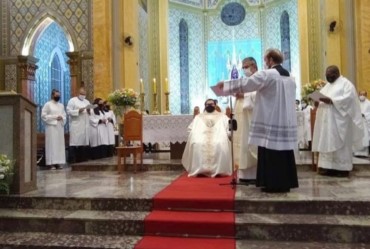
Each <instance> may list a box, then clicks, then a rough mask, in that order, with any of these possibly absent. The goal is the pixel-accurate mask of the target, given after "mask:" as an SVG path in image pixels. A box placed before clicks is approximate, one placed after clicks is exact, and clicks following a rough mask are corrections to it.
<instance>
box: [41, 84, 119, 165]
mask: <svg viewBox="0 0 370 249" xmlns="http://www.w3.org/2000/svg"><path fill="white" fill-rule="evenodd" d="M59 100H60V92H59V91H58V90H55V89H54V90H52V94H51V100H50V101H48V102H47V103H46V104H45V105H44V106H43V108H42V111H41V118H42V120H43V121H44V124H45V162H46V166H47V167H49V168H57V169H58V168H62V165H64V164H65V163H66V153H65V151H66V150H65V136H64V126H65V124H66V122H67V115H68V120H69V150H68V161H69V162H71V163H73V162H82V161H87V160H89V159H99V158H104V157H110V156H113V152H114V146H115V144H116V136H115V135H116V130H117V129H116V117H115V115H114V113H113V111H112V110H110V106H109V104H108V103H107V102H106V101H104V100H103V99H101V98H96V99H95V100H94V102H93V103H92V104H90V102H89V101H88V100H87V99H86V91H85V89H84V88H83V87H81V88H80V89H79V94H78V96H75V97H73V98H71V99H70V100H69V101H68V104H67V107H66V110H65V108H64V105H63V104H61V103H60V102H59Z"/></svg>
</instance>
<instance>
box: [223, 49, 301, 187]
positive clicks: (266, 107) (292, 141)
mask: <svg viewBox="0 0 370 249" xmlns="http://www.w3.org/2000/svg"><path fill="white" fill-rule="evenodd" d="M264 62H265V65H266V67H267V68H268V69H266V70H262V71H258V72H256V73H255V74H253V75H252V76H251V77H248V78H243V79H237V80H230V81H225V82H223V81H221V82H219V83H218V84H217V86H218V88H219V89H220V90H223V91H224V93H225V94H229V95H230V94H233V93H238V92H254V91H257V94H256V102H255V107H254V109H253V118H252V124H251V128H250V133H249V144H253V145H256V146H258V155H257V181H256V186H257V187H262V189H261V190H262V191H264V192H289V191H290V189H291V188H296V187H298V177H297V169H296V164H295V158H294V149H296V148H297V115H296V111H295V105H294V103H295V91H296V84H295V81H294V79H293V78H292V77H289V75H290V74H289V72H288V71H287V70H285V69H284V68H283V67H282V66H281V65H280V64H281V63H282V62H283V55H282V53H281V52H280V51H279V50H278V49H268V50H267V51H266V52H265V55H264Z"/></svg>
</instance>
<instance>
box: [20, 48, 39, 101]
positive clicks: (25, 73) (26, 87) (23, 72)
mask: <svg viewBox="0 0 370 249" xmlns="http://www.w3.org/2000/svg"><path fill="white" fill-rule="evenodd" d="M38 61H39V60H38V59H36V58H35V57H32V56H30V55H28V56H23V55H19V56H18V63H17V71H18V73H17V75H18V80H17V81H18V82H17V92H18V93H20V94H22V96H24V97H25V98H27V99H29V100H31V101H32V102H34V88H35V74H36V70H37V68H38V66H37V65H36V63H37V62H38Z"/></svg>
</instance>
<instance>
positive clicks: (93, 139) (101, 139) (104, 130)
mask: <svg viewBox="0 0 370 249" xmlns="http://www.w3.org/2000/svg"><path fill="white" fill-rule="evenodd" d="M100 120H102V121H103V120H105V122H104V123H101V122H99V121H100ZM107 121H108V120H107V117H106V116H105V114H104V112H103V111H99V114H95V112H94V110H91V114H90V130H89V133H90V146H91V147H96V146H99V145H108V144H109V140H108V127H107Z"/></svg>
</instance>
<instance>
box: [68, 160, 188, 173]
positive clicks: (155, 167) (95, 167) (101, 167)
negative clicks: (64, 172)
mask: <svg viewBox="0 0 370 249" xmlns="http://www.w3.org/2000/svg"><path fill="white" fill-rule="evenodd" d="M137 162H138V166H137V167H138V169H139V165H140V160H139V159H138V161H137ZM122 163H123V159H122ZM70 167H71V170H72V171H118V170H117V157H112V158H105V159H100V160H90V161H86V162H81V163H74V164H71V165H70ZM140 170H141V171H183V170H184V167H183V166H182V164H181V160H158V159H156V160H153V159H150V158H147V159H145V158H144V160H143V167H142V168H141V169H140ZM124 171H127V172H133V171H134V165H133V159H132V158H131V159H130V158H128V159H126V167H125V168H124ZM139 172H140V171H139Z"/></svg>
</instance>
